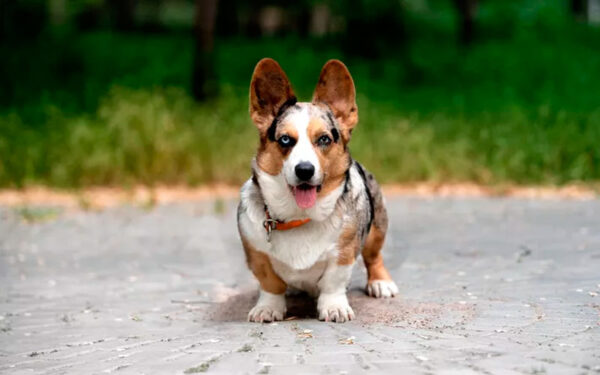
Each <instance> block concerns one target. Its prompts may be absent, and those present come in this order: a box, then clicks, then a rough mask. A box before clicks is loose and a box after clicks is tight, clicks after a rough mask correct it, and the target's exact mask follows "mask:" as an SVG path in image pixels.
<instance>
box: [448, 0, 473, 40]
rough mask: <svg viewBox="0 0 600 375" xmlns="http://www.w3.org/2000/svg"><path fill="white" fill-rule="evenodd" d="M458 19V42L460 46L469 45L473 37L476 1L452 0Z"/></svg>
mask: <svg viewBox="0 0 600 375" xmlns="http://www.w3.org/2000/svg"><path fill="white" fill-rule="evenodd" d="M453 1H454V6H455V7H456V10H457V12H458V16H459V18H460V32H459V41H460V43H461V44H462V45H469V44H471V43H472V42H473V39H474V37H475V15H476V13H477V6H478V2H477V0H453Z"/></svg>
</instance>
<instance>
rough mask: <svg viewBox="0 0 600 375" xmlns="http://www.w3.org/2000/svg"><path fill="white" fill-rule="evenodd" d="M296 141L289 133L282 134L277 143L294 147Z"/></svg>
mask: <svg viewBox="0 0 600 375" xmlns="http://www.w3.org/2000/svg"><path fill="white" fill-rule="evenodd" d="M294 142H295V141H294V139H293V138H292V137H290V136H289V135H282V136H281V137H279V139H278V140H277V143H279V145H280V146H281V147H292V146H293V145H294Z"/></svg>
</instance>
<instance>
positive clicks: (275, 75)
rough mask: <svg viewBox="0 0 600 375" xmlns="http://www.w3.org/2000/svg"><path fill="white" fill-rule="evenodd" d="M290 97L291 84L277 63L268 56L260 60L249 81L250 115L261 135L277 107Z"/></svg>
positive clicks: (291, 95)
mask: <svg viewBox="0 0 600 375" xmlns="http://www.w3.org/2000/svg"><path fill="white" fill-rule="evenodd" d="M292 97H294V92H293V91H292V85H291V84H290V80H289V79H288V78H287V76H286V75H285V73H284V72H283V70H282V69H281V67H280V66H279V64H278V63H277V62H276V61H275V60H273V59H269V58H264V59H262V60H260V61H259V62H258V64H256V68H254V73H253V74H252V81H251V82H250V117H252V121H254V124H255V125H256V127H257V128H258V130H259V132H260V133H261V136H264V133H265V132H266V131H267V129H268V128H269V126H270V125H271V122H272V121H273V119H274V118H275V116H276V115H277V111H278V110H279V108H280V107H281V106H282V105H283V103H285V102H286V101H287V100H289V99H291V98H292Z"/></svg>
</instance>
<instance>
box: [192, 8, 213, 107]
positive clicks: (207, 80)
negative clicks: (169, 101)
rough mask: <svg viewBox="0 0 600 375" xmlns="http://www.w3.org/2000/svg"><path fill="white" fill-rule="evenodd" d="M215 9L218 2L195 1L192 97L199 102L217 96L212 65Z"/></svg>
mask: <svg viewBox="0 0 600 375" xmlns="http://www.w3.org/2000/svg"><path fill="white" fill-rule="evenodd" d="M217 7H218V0H196V15H195V22H194V42H195V45H194V67H193V69H194V70H193V73H192V95H194V98H195V99H196V100H199V101H200V100H206V99H208V98H210V97H214V96H215V95H216V94H217V83H216V74H215V64H214V44H215V21H216V18H217Z"/></svg>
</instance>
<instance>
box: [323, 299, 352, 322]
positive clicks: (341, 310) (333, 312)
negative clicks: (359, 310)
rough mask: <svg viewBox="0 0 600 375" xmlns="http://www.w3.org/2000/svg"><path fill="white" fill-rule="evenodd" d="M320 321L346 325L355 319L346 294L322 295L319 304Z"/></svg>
mask: <svg viewBox="0 0 600 375" xmlns="http://www.w3.org/2000/svg"><path fill="white" fill-rule="evenodd" d="M317 310H318V311H319V320H324V321H326V322H337V323H344V322H346V321H349V320H352V319H354V318H355V315H354V311H352V308H351V307H350V304H349V303H348V298H346V294H345V293H344V294H341V295H340V294H334V295H327V294H321V295H320V296H319V302H318V304H317Z"/></svg>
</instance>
